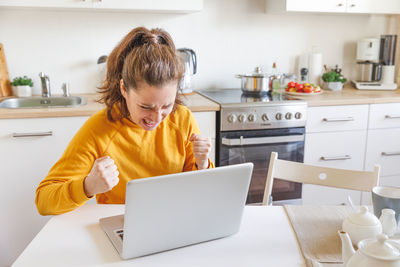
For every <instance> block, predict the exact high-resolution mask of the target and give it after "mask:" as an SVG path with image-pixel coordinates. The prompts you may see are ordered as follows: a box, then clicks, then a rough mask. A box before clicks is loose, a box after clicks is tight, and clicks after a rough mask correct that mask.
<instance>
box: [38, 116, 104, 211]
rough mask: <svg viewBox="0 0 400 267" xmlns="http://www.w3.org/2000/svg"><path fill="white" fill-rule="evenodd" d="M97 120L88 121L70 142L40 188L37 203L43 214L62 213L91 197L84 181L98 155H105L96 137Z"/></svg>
mask: <svg viewBox="0 0 400 267" xmlns="http://www.w3.org/2000/svg"><path fill="white" fill-rule="evenodd" d="M92 127H94V125H93V122H91V121H90V119H89V121H88V122H86V123H85V124H84V125H83V126H82V128H81V129H80V130H79V131H78V132H77V133H76V135H75V136H74V138H73V139H72V140H71V142H70V143H69V145H68V147H67V148H66V150H65V151H64V153H63V155H62V156H61V158H60V159H59V160H58V161H57V163H56V164H55V165H54V166H53V167H52V168H51V170H50V172H49V173H48V175H47V177H46V178H45V179H44V180H43V181H42V182H41V183H40V184H39V186H38V188H37V190H36V199H35V202H36V207H37V209H38V211H39V213H40V214H42V215H52V214H61V213H65V212H68V211H71V210H73V209H75V208H77V207H79V206H81V205H83V204H84V203H85V202H86V201H87V200H89V198H88V197H87V196H86V194H85V192H84V187H83V182H84V180H85V178H86V176H87V175H88V174H89V172H90V170H91V168H92V166H93V163H94V161H95V160H96V158H99V157H101V150H100V149H99V146H98V140H96V139H95V138H93V135H92V132H91V129H92Z"/></svg>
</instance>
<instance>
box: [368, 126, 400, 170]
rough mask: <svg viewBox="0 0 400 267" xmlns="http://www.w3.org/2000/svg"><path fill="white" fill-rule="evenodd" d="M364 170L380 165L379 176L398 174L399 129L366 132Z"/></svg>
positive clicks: (399, 155) (399, 164)
mask: <svg viewBox="0 0 400 267" xmlns="http://www.w3.org/2000/svg"><path fill="white" fill-rule="evenodd" d="M366 155H367V156H366V159H365V169H366V170H372V169H373V166H374V164H379V165H381V173H380V175H381V176H386V175H396V174H400V129H398V128H396V129H373V130H369V131H368V141H367V152H366Z"/></svg>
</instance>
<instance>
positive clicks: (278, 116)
mask: <svg viewBox="0 0 400 267" xmlns="http://www.w3.org/2000/svg"><path fill="white" fill-rule="evenodd" d="M275 118H276V119H277V120H278V121H280V120H281V119H282V113H276V115H275Z"/></svg>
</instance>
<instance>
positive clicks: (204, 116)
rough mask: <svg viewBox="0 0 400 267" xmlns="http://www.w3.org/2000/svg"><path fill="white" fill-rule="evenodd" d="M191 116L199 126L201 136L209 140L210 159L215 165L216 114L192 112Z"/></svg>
mask: <svg viewBox="0 0 400 267" xmlns="http://www.w3.org/2000/svg"><path fill="white" fill-rule="evenodd" d="M193 115H194V117H195V119H196V121H197V124H198V125H199V128H200V132H201V135H203V136H205V137H210V138H211V145H212V147H211V154H210V158H211V160H212V162H214V163H215V136H216V129H215V126H216V113H215V112H214V111H212V112H211V111H206V112H193Z"/></svg>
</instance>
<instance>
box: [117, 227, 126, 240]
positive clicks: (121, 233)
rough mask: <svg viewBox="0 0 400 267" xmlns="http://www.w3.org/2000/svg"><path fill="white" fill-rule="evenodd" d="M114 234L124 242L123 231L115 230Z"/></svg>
mask: <svg viewBox="0 0 400 267" xmlns="http://www.w3.org/2000/svg"><path fill="white" fill-rule="evenodd" d="M115 234H116V235H117V236H119V238H121V240H124V229H120V230H115Z"/></svg>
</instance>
